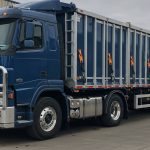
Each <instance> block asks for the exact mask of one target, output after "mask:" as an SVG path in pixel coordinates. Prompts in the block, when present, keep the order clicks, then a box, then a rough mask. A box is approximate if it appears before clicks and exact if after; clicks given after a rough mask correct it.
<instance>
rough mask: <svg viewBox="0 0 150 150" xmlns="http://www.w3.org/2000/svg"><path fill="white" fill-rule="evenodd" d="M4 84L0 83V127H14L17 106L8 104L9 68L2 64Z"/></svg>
mask: <svg viewBox="0 0 150 150" xmlns="http://www.w3.org/2000/svg"><path fill="white" fill-rule="evenodd" d="M0 71H1V73H2V84H0V89H1V92H0V128H14V121H15V108H14V107H9V106H8V101H7V84H8V83H7V78H8V72H7V69H6V68H5V67H3V66H0Z"/></svg>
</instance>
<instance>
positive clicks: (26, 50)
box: [14, 21, 47, 103]
mask: <svg viewBox="0 0 150 150" xmlns="http://www.w3.org/2000/svg"><path fill="white" fill-rule="evenodd" d="M44 32H45V31H44V25H43V23H42V22H40V21H23V22H21V23H20V32H19V37H18V38H19V48H18V49H17V51H16V56H15V60H14V63H15V64H14V66H15V68H14V70H15V80H16V93H17V99H18V100H19V102H17V103H28V102H29V101H30V100H31V96H32V94H33V92H34V89H35V88H37V87H36V86H37V85H38V84H40V83H41V82H42V81H43V80H46V79H47V67H46V66H47V65H46V64H47V62H46V51H45V46H44V45H45V43H44Z"/></svg>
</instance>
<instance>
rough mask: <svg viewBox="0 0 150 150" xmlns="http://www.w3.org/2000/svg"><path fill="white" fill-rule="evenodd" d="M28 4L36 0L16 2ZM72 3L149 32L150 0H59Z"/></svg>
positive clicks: (19, 0)
mask: <svg viewBox="0 0 150 150" xmlns="http://www.w3.org/2000/svg"><path fill="white" fill-rule="evenodd" d="M16 1H18V2H21V3H24V2H30V1H37V0H16ZM61 1H63V2H67V3H70V2H73V3H75V4H76V5H77V7H79V8H81V9H86V10H88V11H91V12H95V13H98V14H100V15H103V16H106V17H109V18H113V19H117V20H119V21H123V22H131V23H132V24H133V25H136V26H139V27H142V28H145V29H149V30H150V0H61Z"/></svg>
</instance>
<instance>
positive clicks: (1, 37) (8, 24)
mask: <svg viewBox="0 0 150 150" xmlns="http://www.w3.org/2000/svg"><path fill="white" fill-rule="evenodd" d="M15 21H16V19H0V50H7V49H8V48H9V47H10V46H11V43H12V38H13V34H14V30H15Z"/></svg>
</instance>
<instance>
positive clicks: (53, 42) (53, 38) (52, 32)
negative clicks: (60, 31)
mask: <svg viewBox="0 0 150 150" xmlns="http://www.w3.org/2000/svg"><path fill="white" fill-rule="evenodd" d="M48 36H49V41H50V44H49V48H50V50H51V51H56V50H57V37H56V29H55V26H53V25H49V34H48Z"/></svg>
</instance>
